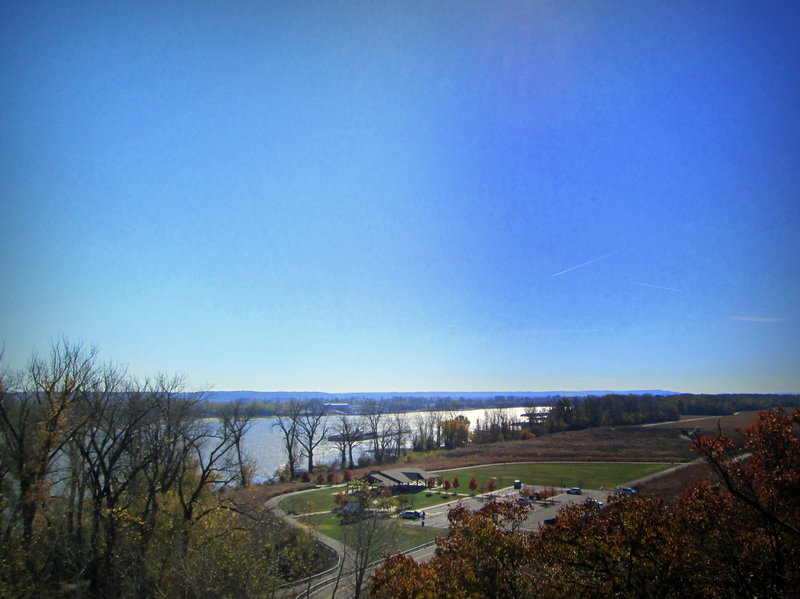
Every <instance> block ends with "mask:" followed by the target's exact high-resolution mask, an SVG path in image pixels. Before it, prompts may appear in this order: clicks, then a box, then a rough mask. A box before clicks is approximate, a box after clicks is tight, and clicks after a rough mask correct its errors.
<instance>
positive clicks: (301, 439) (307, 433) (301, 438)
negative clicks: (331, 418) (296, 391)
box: [297, 400, 328, 473]
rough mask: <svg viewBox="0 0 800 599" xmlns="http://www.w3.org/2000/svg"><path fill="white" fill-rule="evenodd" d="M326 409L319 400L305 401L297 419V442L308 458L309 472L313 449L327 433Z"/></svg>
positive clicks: (311, 466)
mask: <svg viewBox="0 0 800 599" xmlns="http://www.w3.org/2000/svg"><path fill="white" fill-rule="evenodd" d="M326 415H327V410H326V409H325V404H324V403H322V402H321V401H313V400H312V401H307V402H305V403H304V405H303V410H302V412H301V413H300V418H299V419H298V421H297V426H298V435H297V442H298V443H299V444H300V447H302V448H303V453H304V454H305V456H306V458H308V471H309V473H310V472H311V471H312V470H313V469H314V450H316V448H317V447H318V446H319V444H320V443H322V442H323V441H324V440H325V437H326V436H327V434H328V423H327V418H326Z"/></svg>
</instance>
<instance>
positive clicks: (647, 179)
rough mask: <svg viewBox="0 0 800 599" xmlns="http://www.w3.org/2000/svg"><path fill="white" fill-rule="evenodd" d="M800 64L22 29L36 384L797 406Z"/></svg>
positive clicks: (11, 292) (467, 32) (736, 16)
mask: <svg viewBox="0 0 800 599" xmlns="http://www.w3.org/2000/svg"><path fill="white" fill-rule="evenodd" d="M798 31H800V6H798V5H797V4H795V3H788V2H786V3H782V2H771V3H764V2H747V3H743V2H707V3H697V2H680V1H669V2H639V1H636V2H597V1H586V2H527V3H524V2H504V3H497V2H437V3H429V2H406V3H394V2H392V3H388V2H386V3H381V2H376V3H362V2H303V3H300V2H286V3H278V2H252V3H249V2H235V3H210V2H208V3H206V2H202V3H197V2H136V3H106V2H80V3H72V2H35V1H34V2H16V3H14V2H6V3H3V4H2V5H0V80H1V81H2V91H0V139H2V140H3V143H2V145H0V197H2V219H0V231H1V232H2V242H0V243H2V245H0V251H1V252H2V253H1V254H0V260H1V262H0V263H2V272H3V284H2V286H0V302H1V303H2V306H3V310H2V313H0V339H1V340H2V341H3V342H4V343H5V353H6V356H5V361H6V362H7V363H9V364H11V365H21V364H23V363H24V362H25V360H26V359H27V357H28V356H30V354H31V352H33V351H36V350H40V351H41V350H43V349H46V347H47V346H48V344H49V343H50V342H51V340H53V339H56V338H59V337H61V336H66V337H68V338H70V339H73V340H83V341H84V342H86V343H90V344H95V345H96V346H97V347H98V348H99V349H100V351H101V353H102V355H103V356H104V357H106V358H108V359H112V360H114V361H117V362H121V363H124V364H127V365H128V367H129V369H130V370H131V372H133V373H136V374H138V375H146V374H149V373H154V372H156V371H166V372H181V373H185V374H186V376H187V378H188V380H189V381H190V383H191V385H192V386H194V387H206V386H211V387H213V388H215V389H218V390H222V389H253V390H319V391H331V392H337V391H338V392H346V391H425V390H498V391H503V390H505V391H513V390H553V389H563V390H579V389H600V388H602V389H634V388H661V389H671V390H679V391H690V392H800V325H799V324H798V323H800V302H798V299H797V298H798V287H799V281H798V276H799V273H800V269H799V267H800V260H799V259H798V258H799V257H800V236H798V225H800V222H799V221H800V218H799V217H800V202H798V192H800V111H798V109H797V107H798V106H800V77H798V75H797V74H798V67H800V36H798V35H797V33H798Z"/></svg>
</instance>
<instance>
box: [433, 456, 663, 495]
mask: <svg viewBox="0 0 800 599" xmlns="http://www.w3.org/2000/svg"><path fill="white" fill-rule="evenodd" d="M671 467H672V465H671V464H665V463H663V462H658V463H656V462H637V463H615V462H545V463H542V462H536V463H511V464H500V465H489V466H472V467H467V468H459V469H457V470H447V471H440V472H434V474H436V475H438V476H440V477H442V479H448V480H450V481H451V482H452V480H453V479H454V478H456V477H458V482H459V488H458V491H459V492H460V493H469V492H470V491H469V487H468V485H469V481H470V479H471V478H472V477H475V479H476V482H477V483H478V488H479V489H480V487H482V486H485V485H486V483H487V482H489V479H490V478H495V479H496V480H497V486H498V488H502V487H508V486H511V485H512V484H514V481H515V480H519V481H520V482H521V483H522V484H523V485H537V486H548V487H555V488H561V487H565V488H569V487H583V488H586V489H609V488H615V487H618V486H620V485H622V484H623V483H626V482H628V481H632V480H636V479H638V478H642V477H644V476H647V475H649V474H654V473H656V472H661V471H662V470H666V469H668V468H671Z"/></svg>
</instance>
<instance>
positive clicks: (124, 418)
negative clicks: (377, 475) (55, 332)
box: [0, 340, 317, 597]
mask: <svg viewBox="0 0 800 599" xmlns="http://www.w3.org/2000/svg"><path fill="white" fill-rule="evenodd" d="M0 358H2V356H0ZM1 364H2V363H1V362H0V365H1ZM201 399H202V396H201V394H192V393H188V392H187V391H186V389H185V384H184V382H183V380H182V379H181V378H179V377H171V376H167V375H157V376H155V377H154V378H152V379H149V380H143V381H140V380H136V379H135V378H133V377H131V376H129V375H128V374H127V373H126V372H125V370H124V369H123V368H121V367H119V366H116V365H114V364H111V363H103V362H101V361H100V358H99V356H98V352H97V351H96V350H95V349H94V348H90V347H85V346H83V345H81V344H73V343H70V342H68V341H66V340H62V341H59V342H57V343H55V344H53V346H52V348H51V350H50V352H49V354H47V355H43V356H39V355H34V356H33V357H32V358H31V359H30V361H29V363H28V364H27V366H26V367H25V368H23V369H20V370H17V371H12V370H10V369H8V368H3V369H1V370H0V535H2V543H0V545H1V546H0V595H2V596H5V597H40V596H49V597H58V596H90V597H149V596H181V597H210V596H239V595H242V596H245V595H254V594H256V595H258V594H263V593H266V592H268V591H269V590H270V589H272V588H274V586H275V584H277V582H278V581H280V580H282V579H285V578H291V577H292V576H293V575H295V574H297V573H296V572H295V573H293V571H292V570H293V569H296V568H297V567H298V564H303V563H305V564H311V563H313V562H314V561H315V560H316V559H317V558H316V557H315V556H316V553H315V552H316V546H315V544H314V543H313V542H311V541H310V540H309V539H308V538H307V537H306V535H304V534H300V533H297V532H295V531H292V530H287V529H286V527H285V526H284V525H283V524H281V522H280V521H279V520H278V519H276V518H273V517H272V516H271V514H270V513H269V510H267V509H266V507H265V506H264V502H263V501H259V500H257V499H256V498H255V496H253V495H249V494H248V492H246V491H236V490H235V489H243V488H246V487H247V486H248V484H249V483H250V481H251V478H252V475H253V470H254V467H253V463H252V460H251V459H250V458H249V457H248V456H247V455H246V453H245V452H244V450H243V444H242V442H243V439H244V436H245V435H246V434H247V432H248V430H249V428H250V425H251V422H252V412H251V411H249V410H248V408H247V406H246V405H243V404H241V403H232V404H228V405H226V406H225V409H224V410H223V411H222V412H221V413H220V414H219V416H218V417H217V418H214V419H203V418H199V417H198V412H197V406H198V404H199V403H200V401H201ZM298 556H299V557H298Z"/></svg>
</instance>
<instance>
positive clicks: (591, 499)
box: [586, 497, 603, 507]
mask: <svg viewBox="0 0 800 599" xmlns="http://www.w3.org/2000/svg"><path fill="white" fill-rule="evenodd" d="M586 503H589V504H593V505H596V506H597V507H603V502H602V501H600V500H599V499H595V498H594V497H588V498H587V499H586Z"/></svg>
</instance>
